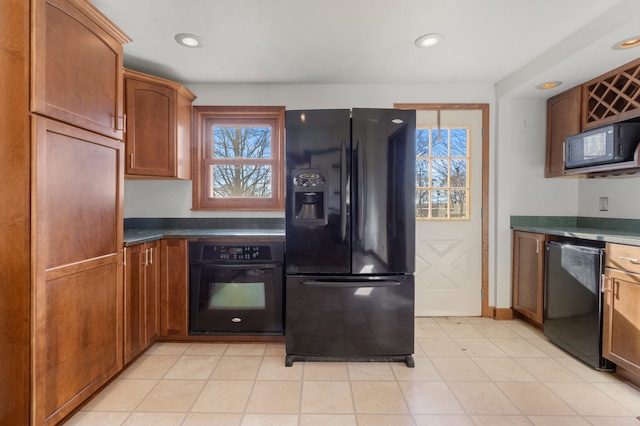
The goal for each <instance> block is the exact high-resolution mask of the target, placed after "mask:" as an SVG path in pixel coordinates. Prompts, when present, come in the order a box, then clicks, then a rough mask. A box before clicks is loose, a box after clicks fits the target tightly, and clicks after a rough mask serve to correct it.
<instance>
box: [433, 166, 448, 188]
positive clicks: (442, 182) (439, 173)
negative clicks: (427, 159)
mask: <svg viewBox="0 0 640 426" xmlns="http://www.w3.org/2000/svg"><path fill="white" fill-rule="evenodd" d="M448 176H449V160H432V161H431V186H433V187H436V188H437V187H445V186H447V177H448Z"/></svg>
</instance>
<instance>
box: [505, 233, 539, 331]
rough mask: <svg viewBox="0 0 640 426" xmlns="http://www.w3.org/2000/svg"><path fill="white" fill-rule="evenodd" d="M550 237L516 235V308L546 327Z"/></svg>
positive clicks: (514, 246)
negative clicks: (545, 254) (547, 247)
mask: <svg viewBox="0 0 640 426" xmlns="http://www.w3.org/2000/svg"><path fill="white" fill-rule="evenodd" d="M545 241H546V235H543V234H535V233H531V232H520V231H514V232H513V269H512V273H513V276H512V295H511V296H512V307H513V310H514V311H516V312H518V313H520V314H522V315H524V316H525V317H527V318H529V319H531V320H532V321H534V322H535V323H537V324H539V325H542V323H543V316H544V258H545V256H544V250H545V248H544V243H545Z"/></svg>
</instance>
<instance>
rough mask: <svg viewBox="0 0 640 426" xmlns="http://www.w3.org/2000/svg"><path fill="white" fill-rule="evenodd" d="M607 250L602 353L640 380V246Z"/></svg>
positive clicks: (608, 248)
mask: <svg viewBox="0 0 640 426" xmlns="http://www.w3.org/2000/svg"><path fill="white" fill-rule="evenodd" d="M606 250H607V252H606V264H605V266H606V268H605V279H604V282H603V285H602V292H603V296H604V314H603V325H602V356H603V357H605V358H606V359H608V360H610V361H612V362H614V363H615V364H616V365H618V367H622V368H623V369H625V370H627V371H628V372H630V373H632V374H634V375H636V376H637V377H638V379H637V380H640V247H632V246H625V245H619V244H607V248H606Z"/></svg>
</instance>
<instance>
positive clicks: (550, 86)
mask: <svg viewBox="0 0 640 426" xmlns="http://www.w3.org/2000/svg"><path fill="white" fill-rule="evenodd" d="M561 84H562V82H561V81H547V82H546V83H541V84H538V85H537V86H536V89H541V90H546V89H553V88H554V87H558V86H560V85H561Z"/></svg>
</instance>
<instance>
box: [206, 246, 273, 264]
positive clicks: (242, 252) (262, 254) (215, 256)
mask: <svg viewBox="0 0 640 426" xmlns="http://www.w3.org/2000/svg"><path fill="white" fill-rule="evenodd" d="M202 260H213V261H216V260H236V261H242V260H247V261H248V260H271V248H270V247H269V246H257V245H243V246H241V245H237V246H227V245H210V246H205V247H204V251H203V253H202Z"/></svg>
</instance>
